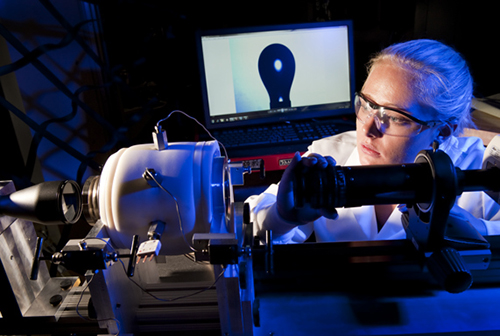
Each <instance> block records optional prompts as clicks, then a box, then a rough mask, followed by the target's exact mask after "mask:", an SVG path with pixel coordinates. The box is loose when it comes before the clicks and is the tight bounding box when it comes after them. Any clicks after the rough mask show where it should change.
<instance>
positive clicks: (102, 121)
mask: <svg viewBox="0 0 500 336" xmlns="http://www.w3.org/2000/svg"><path fill="white" fill-rule="evenodd" d="M0 35H2V36H3V37H4V38H5V40H7V42H9V43H10V44H11V45H12V46H13V47H14V48H15V49H16V50H17V51H18V52H19V53H21V54H22V55H23V56H26V55H28V54H29V50H28V49H26V47H25V46H24V45H23V44H22V43H21V42H20V41H19V40H18V39H17V38H16V37H15V36H14V35H13V34H12V33H11V32H10V31H9V30H8V29H7V28H6V27H5V26H4V25H3V24H1V23H0ZM31 64H32V65H33V66H34V67H35V68H36V69H37V70H38V71H40V72H41V73H42V74H43V75H44V76H45V77H46V78H47V79H48V80H49V81H50V82H52V84H54V86H55V87H56V88H57V89H58V90H59V91H61V92H62V93H63V94H64V95H66V96H67V97H68V98H69V99H71V101H73V102H75V103H76V104H77V105H78V106H79V107H80V108H81V109H82V110H84V111H85V112H86V113H87V114H88V115H89V116H91V117H92V118H93V119H94V120H96V121H97V122H98V123H100V124H101V125H102V126H103V127H104V128H106V129H107V130H108V131H109V132H111V133H113V132H116V130H115V127H114V126H113V125H111V124H110V123H109V122H108V121H107V120H106V119H104V118H103V117H102V116H101V115H99V114H98V113H97V112H95V111H94V110H93V109H92V108H90V106H88V105H87V104H86V103H84V102H83V101H81V100H80V99H78V97H75V95H73V93H72V92H71V91H70V90H69V89H68V88H67V87H66V85H65V84H64V83H63V82H61V80H59V78H57V76H55V75H54V74H53V73H52V72H51V71H50V70H49V69H48V68H47V67H46V66H45V65H44V64H43V63H42V62H40V60H38V59H34V60H33V61H32V62H31Z"/></svg>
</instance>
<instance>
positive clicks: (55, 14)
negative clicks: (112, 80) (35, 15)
mask: <svg viewBox="0 0 500 336" xmlns="http://www.w3.org/2000/svg"><path fill="white" fill-rule="evenodd" d="M39 1H40V3H41V4H42V5H43V6H44V7H45V8H46V9H47V10H48V11H49V13H50V14H52V16H53V17H54V18H55V19H56V20H57V21H59V23H60V24H61V26H63V27H64V28H65V29H66V30H67V31H72V30H73V28H74V27H73V26H72V25H71V24H70V23H69V22H68V21H67V20H66V19H65V18H64V16H63V15H62V14H61V13H60V12H59V11H58V10H57V9H56V8H55V7H54V5H53V4H52V3H51V2H50V1H49V0H39ZM90 21H93V22H95V20H90ZM74 40H75V41H76V42H77V43H78V44H79V45H80V47H82V49H83V50H84V51H85V52H86V53H87V55H89V56H90V58H92V60H93V61H94V62H95V63H96V64H97V65H98V66H99V67H101V68H102V69H103V70H105V71H106V72H107V67H106V65H105V64H104V63H102V61H101V59H100V58H99V56H97V54H96V53H94V51H93V50H92V48H90V46H89V45H88V44H87V43H86V42H85V41H84V40H83V39H82V38H81V37H80V36H79V35H75V36H74Z"/></svg>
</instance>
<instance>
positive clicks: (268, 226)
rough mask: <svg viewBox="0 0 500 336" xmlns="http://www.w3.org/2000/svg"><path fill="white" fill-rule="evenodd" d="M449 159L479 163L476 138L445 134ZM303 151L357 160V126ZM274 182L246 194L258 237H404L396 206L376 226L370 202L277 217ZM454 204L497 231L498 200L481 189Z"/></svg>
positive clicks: (462, 164)
mask: <svg viewBox="0 0 500 336" xmlns="http://www.w3.org/2000/svg"><path fill="white" fill-rule="evenodd" d="M440 149H442V150H444V151H445V152H446V153H447V154H448V155H449V156H450V158H451V160H452V161H453V163H454V165H455V167H459V168H461V169H462V170H466V169H480V168H481V165H482V160H483V154H484V146H483V143H482V141H481V140H480V139H479V138H475V137H460V138H456V137H450V138H449V139H448V140H447V141H445V142H444V143H443V144H441V146H440ZM308 153H318V154H321V155H323V156H328V155H329V156H331V157H333V158H334V159H335V160H336V161H337V164H338V165H341V166H355V165H360V162H359V156H358V151H357V149H356V132H354V131H351V132H346V133H342V134H339V135H335V136H332V137H328V138H324V139H321V140H318V141H315V142H313V143H312V144H311V146H309V150H308V152H307V153H306V154H305V155H307V154H308ZM277 192H278V185H276V184H273V185H271V186H269V188H268V189H267V190H266V191H265V192H264V193H262V194H260V195H255V196H251V197H249V198H248V199H247V202H248V203H249V205H250V209H251V220H252V221H253V223H254V232H255V233H256V234H258V235H259V236H261V237H263V236H264V235H263V233H264V232H265V230H272V231H273V238H274V242H275V243H300V242H304V241H305V240H306V239H307V238H308V237H309V236H310V235H311V233H312V232H313V231H314V232H315V236H316V241H318V242H332V241H360V240H385V239H404V238H405V237H406V233H405V231H404V228H403V225H402V223H401V212H400V211H399V209H398V208H396V209H395V210H394V211H393V212H392V214H391V216H390V217H389V219H388V220H387V222H386V223H385V225H384V226H383V227H382V229H381V230H380V231H378V228H377V221H376V218H375V209H374V206H372V205H367V206H361V207H352V208H339V209H337V212H338V214H339V216H338V218H337V219H335V220H331V219H327V218H325V217H321V218H319V219H318V220H316V221H315V222H312V223H308V224H305V225H300V226H296V225H295V224H293V223H291V222H287V221H286V220H284V219H283V218H281V217H280V216H279V214H278V212H277V210H276V206H275V201H276V194H277ZM457 205H458V206H460V207H462V208H463V209H465V210H467V211H468V212H469V213H471V214H472V215H474V217H476V218H480V219H481V220H478V221H475V222H474V223H472V222H471V223H472V224H473V225H474V226H475V227H476V229H477V230H478V231H479V232H480V233H481V234H483V235H485V234H489V235H493V234H500V206H499V205H498V204H497V203H496V202H494V201H493V200H492V199H491V198H490V197H489V196H488V195H486V194H485V193H483V192H466V193H463V194H462V196H460V197H458V198H457Z"/></svg>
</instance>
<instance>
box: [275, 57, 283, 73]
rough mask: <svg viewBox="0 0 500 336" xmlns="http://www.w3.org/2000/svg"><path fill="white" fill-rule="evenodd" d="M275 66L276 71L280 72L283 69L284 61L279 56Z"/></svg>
mask: <svg viewBox="0 0 500 336" xmlns="http://www.w3.org/2000/svg"><path fill="white" fill-rule="evenodd" d="M274 68H275V69H276V71H278V72H280V71H281V69H282V68H283V63H282V62H281V60H280V59H279V58H278V59H276V61H274Z"/></svg>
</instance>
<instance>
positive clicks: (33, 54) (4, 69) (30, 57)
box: [0, 20, 92, 76]
mask: <svg viewBox="0 0 500 336" xmlns="http://www.w3.org/2000/svg"><path fill="white" fill-rule="evenodd" d="M91 21H92V20H86V21H83V22H80V23H79V24H77V25H76V26H75V27H73V29H72V30H71V31H70V32H69V33H68V34H66V36H64V37H63V38H62V39H61V41H60V42H59V43H46V44H42V45H41V46H39V47H37V48H35V49H33V50H32V51H30V52H28V53H27V54H26V55H25V56H24V57H22V58H21V59H19V60H17V61H15V62H14V63H10V64H7V65H3V66H1V67H0V76H4V75H7V74H9V73H11V72H14V71H17V70H19V69H21V68H23V67H25V66H26V65H28V64H31V63H32V62H33V61H34V60H36V59H38V58H39V57H40V56H42V55H43V54H46V53H47V52H49V51H52V50H56V49H61V48H64V47H66V46H68V45H69V44H70V43H71V42H72V41H73V40H74V38H75V36H76V34H77V33H78V31H79V30H80V28H81V27H82V26H83V25H85V24H87V23H89V22H91Z"/></svg>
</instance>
